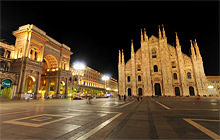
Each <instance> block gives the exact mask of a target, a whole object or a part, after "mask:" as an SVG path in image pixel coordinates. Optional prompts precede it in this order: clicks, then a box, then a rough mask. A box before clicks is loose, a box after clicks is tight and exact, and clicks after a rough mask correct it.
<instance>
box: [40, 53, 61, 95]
mask: <svg viewBox="0 0 220 140" xmlns="http://www.w3.org/2000/svg"><path fill="white" fill-rule="evenodd" d="M43 66H44V68H43V69H42V75H41V84H40V86H41V87H40V91H39V92H40V93H41V95H40V96H41V97H44V96H47V97H48V98H52V97H53V96H55V94H56V91H55V90H56V89H57V88H56V87H57V86H58V85H56V80H57V79H56V77H55V76H56V71H57V70H58V61H57V59H56V58H55V57H54V56H53V55H46V56H45V57H44V59H43Z"/></svg>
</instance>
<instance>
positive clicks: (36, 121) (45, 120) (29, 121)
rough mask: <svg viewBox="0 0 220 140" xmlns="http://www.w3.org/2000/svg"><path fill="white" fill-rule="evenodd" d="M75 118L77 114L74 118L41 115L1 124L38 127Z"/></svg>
mask: <svg viewBox="0 0 220 140" xmlns="http://www.w3.org/2000/svg"><path fill="white" fill-rule="evenodd" d="M75 116H78V114H74V116H68V117H67V116H61V115H54V114H41V115H35V116H31V117H24V118H19V119H13V120H9V121H4V122H3V123H10V124H17V125H24V126H31V127H40V126H43V125H46V124H50V123H54V122H57V121H61V120H64V119H67V118H72V117H75Z"/></svg>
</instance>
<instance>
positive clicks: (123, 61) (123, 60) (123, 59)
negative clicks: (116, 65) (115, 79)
mask: <svg viewBox="0 0 220 140" xmlns="http://www.w3.org/2000/svg"><path fill="white" fill-rule="evenodd" d="M124 63H125V58H124V52H123V49H122V65H123V64H124Z"/></svg>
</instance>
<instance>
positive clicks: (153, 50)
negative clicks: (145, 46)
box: [152, 49, 157, 58]
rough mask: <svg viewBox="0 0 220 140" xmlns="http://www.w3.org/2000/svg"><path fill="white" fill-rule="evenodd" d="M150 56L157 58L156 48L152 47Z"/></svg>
mask: <svg viewBox="0 0 220 140" xmlns="http://www.w3.org/2000/svg"><path fill="white" fill-rule="evenodd" d="M152 58H157V52H156V49H152Z"/></svg>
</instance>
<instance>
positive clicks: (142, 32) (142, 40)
mask: <svg viewBox="0 0 220 140" xmlns="http://www.w3.org/2000/svg"><path fill="white" fill-rule="evenodd" d="M141 42H143V32H142V28H141Z"/></svg>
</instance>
